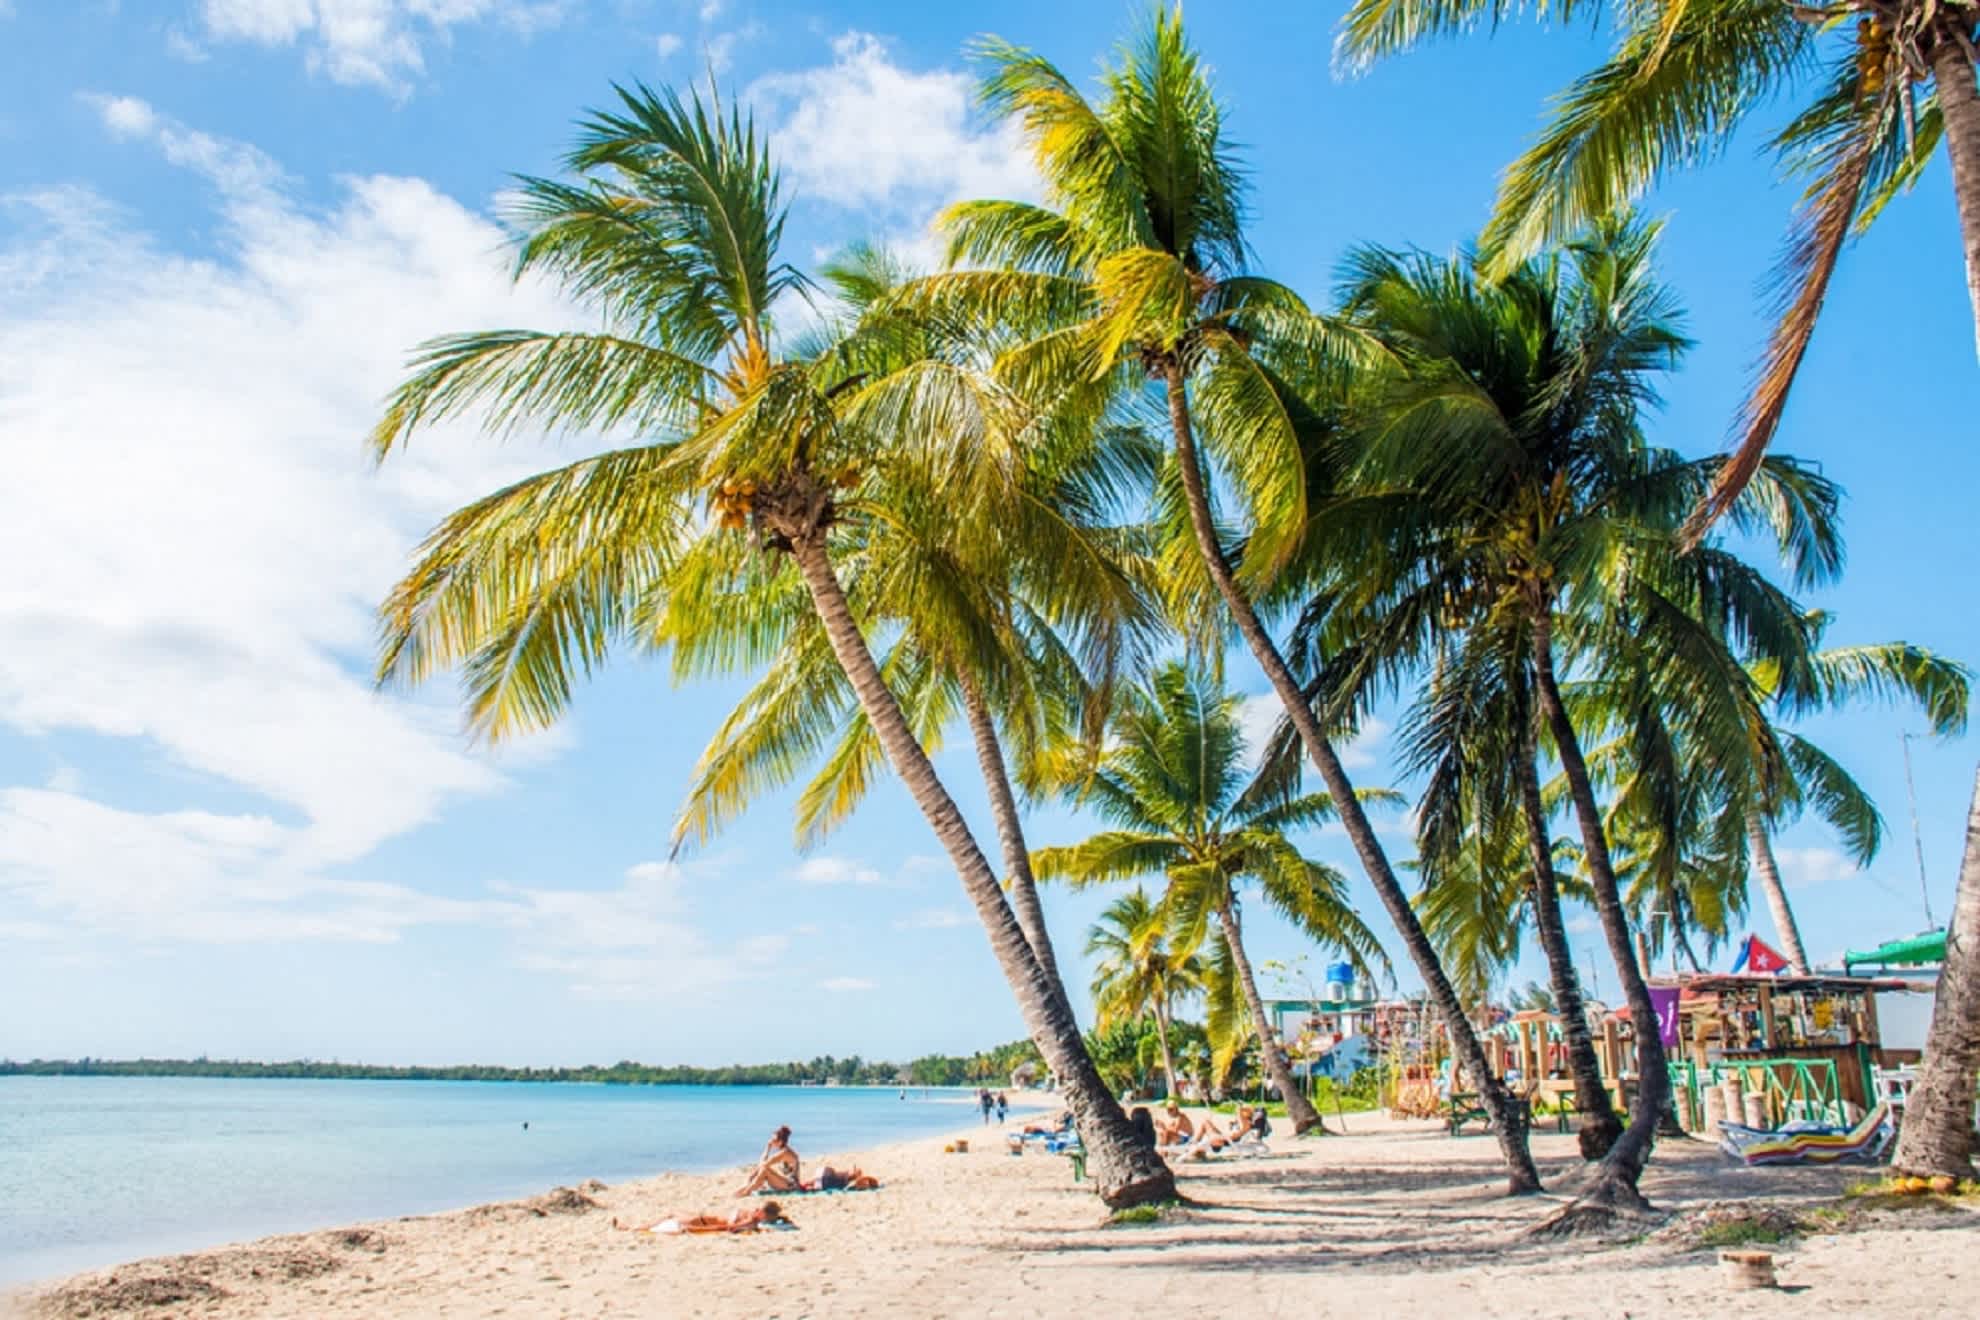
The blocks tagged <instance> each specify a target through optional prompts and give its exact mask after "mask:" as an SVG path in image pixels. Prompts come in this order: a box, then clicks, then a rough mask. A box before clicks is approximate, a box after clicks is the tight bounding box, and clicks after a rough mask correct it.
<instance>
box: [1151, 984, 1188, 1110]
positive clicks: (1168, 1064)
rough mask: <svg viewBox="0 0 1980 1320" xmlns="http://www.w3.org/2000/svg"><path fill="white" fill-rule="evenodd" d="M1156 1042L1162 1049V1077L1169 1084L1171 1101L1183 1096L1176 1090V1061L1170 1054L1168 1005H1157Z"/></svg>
mask: <svg viewBox="0 0 1980 1320" xmlns="http://www.w3.org/2000/svg"><path fill="white" fill-rule="evenodd" d="M1155 1041H1156V1043H1157V1044H1159V1045H1160V1046H1161V1047H1162V1076H1163V1077H1164V1078H1166V1079H1167V1080H1168V1083H1169V1094H1168V1097H1167V1098H1169V1099H1175V1098H1176V1097H1178V1096H1180V1095H1181V1094H1182V1092H1181V1091H1179V1090H1178V1089H1177V1088H1176V1060H1175V1056H1174V1055H1172V1054H1170V1053H1169V1009H1168V1005H1166V1004H1157V1005H1155Z"/></svg>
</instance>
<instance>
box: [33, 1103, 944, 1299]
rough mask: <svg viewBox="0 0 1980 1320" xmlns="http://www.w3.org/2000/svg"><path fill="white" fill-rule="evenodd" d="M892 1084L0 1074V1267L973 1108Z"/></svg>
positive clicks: (810, 1139)
mask: <svg viewBox="0 0 1980 1320" xmlns="http://www.w3.org/2000/svg"><path fill="white" fill-rule="evenodd" d="M907 1094H908V1098H907V1099H906V1100H902V1099H901V1098H900V1094H899V1092H898V1091H895V1090H892V1089H867V1088H850V1087H843V1088H842V1087H710V1086H584V1085H576V1084H570V1085H563V1084H556V1083H528V1082H313V1081H272V1080H271V1081H262V1080H245V1079H243V1080H234V1079H206V1078H177V1077H0V1284H6V1283H19V1282H22V1281H24V1280H28V1279H36V1278H44V1277H47V1276H50V1275H57V1274H66V1273H72V1272H74V1271H76V1270H82V1269H90V1268H94V1267H96V1266H100V1265H109V1264H114V1263H116V1262H118V1261H123V1260H129V1259H132V1258H134V1257H138V1256H147V1255H155V1254H158V1253H161V1252H170V1251H185V1250H190V1249H193V1248H197V1247H206V1246H214V1245H217V1244H219V1243H223V1242H231V1241H236V1240H239V1239H242V1238H251V1237H260V1236H263V1235H265V1234H269V1233H284V1232H299V1231H302V1230H305V1229H311V1228H328V1227H332V1226H335V1225H338V1224H344V1223H349V1222H351V1221H353V1220H360V1219H383V1218H389V1217H391V1216H395V1215H406V1214H421V1213H426V1212H430V1211H435V1210H446V1209H452V1208H456V1207H460V1206H467V1205H474V1204H477V1203H480V1202H483V1201H492V1200H504V1199H509V1198H513V1197H519V1196H529V1195H534V1194H535V1193H538V1192H542V1191H547V1190H548V1189H549V1188H551V1187H553V1186H555V1185H557V1184H560V1183H561V1184H573V1183H577V1182H581V1181H583V1180H584V1179H586V1178H602V1179H604V1180H605V1181H606V1182H619V1181H621V1180H623V1179H628V1178H638V1177H645V1176H649V1175H652V1174H655V1173H660V1172H671V1171H699V1170H708V1169H717V1168H722V1167H725V1166H730V1165H741V1164H744V1163H747V1162H749V1161H751V1160H753V1159H754V1158H755V1157H756V1155H757V1153H758V1152H759V1151H761V1150H762V1149H763V1143H764V1141H765V1140H766V1139H768V1136H769V1134H770V1132H771V1130H772V1129H774V1128H775V1127H776V1126H777V1125H778V1124H779V1123H788V1124H790V1125H791V1127H792V1129H793V1133H794V1135H793V1136H792V1139H791V1144H792V1145H793V1146H795V1147H796V1148H797V1150H798V1151H799V1152H800V1153H801V1154H802V1155H803V1156H804V1158H805V1160H806V1162H807V1165H809V1164H811V1163H812V1162H815V1161H816V1160H818V1159H820V1158H825V1157H829V1156H833V1155H840V1154H844V1153H845V1152H847V1151H851V1150H858V1149H861V1148H863V1147H867V1146H874V1145H879V1144H882V1143H885V1142H889V1141H898V1140H901V1139H902V1138H906V1137H914V1136H921V1135H929V1134H934V1133H938V1132H946V1131H951V1130H954V1129H957V1128H959V1127H962V1126H963V1125H965V1124H967V1123H969V1122H970V1121H972V1119H973V1117H974V1111H973V1110H970V1109H968V1108H966V1107H965V1106H966V1105H967V1104H968V1103H970V1102H971V1100H972V1099H973V1097H972V1096H966V1095H963V1094H961V1093H958V1092H953V1091H940V1090H929V1091H925V1092H924V1091H922V1090H921V1089H919V1088H910V1089H909V1090H908V1093H907ZM525 1122H527V1123H528V1124H529V1127H528V1130H524V1128H523V1124H524V1123H525ZM883 1176H884V1174H883Z"/></svg>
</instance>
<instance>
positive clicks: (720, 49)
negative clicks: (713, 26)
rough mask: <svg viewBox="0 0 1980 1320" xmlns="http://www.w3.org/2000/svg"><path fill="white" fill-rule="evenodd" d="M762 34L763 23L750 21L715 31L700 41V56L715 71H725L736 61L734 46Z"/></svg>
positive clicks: (733, 65)
mask: <svg viewBox="0 0 1980 1320" xmlns="http://www.w3.org/2000/svg"><path fill="white" fill-rule="evenodd" d="M762 35H763V25H762V24H761V23H758V22H755V21H751V22H748V23H745V24H743V25H742V26H741V27H739V28H733V29H731V30H730V31H727V32H717V33H714V34H713V35H711V36H709V37H708V38H706V39H705V40H704V41H703V42H702V43H701V58H702V60H703V61H704V62H705V63H706V64H707V65H708V67H709V68H710V69H712V70H714V71H715V72H716V73H727V72H728V71H729V70H730V69H731V68H733V67H735V63H736V47H738V46H741V45H744V44H745V43H748V42H751V41H755V40H756V39H757V38H759V37H761V36H762Z"/></svg>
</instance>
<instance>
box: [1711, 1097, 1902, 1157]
mask: <svg viewBox="0 0 1980 1320" xmlns="http://www.w3.org/2000/svg"><path fill="white" fill-rule="evenodd" d="M1896 1135H1897V1132H1896V1125H1895V1124H1894V1123H1892V1122H1891V1110H1890V1106H1888V1105H1878V1106H1877V1107H1876V1108H1875V1109H1872V1110H1871V1111H1870V1112H1869V1113H1867V1114H1865V1115H1864V1116H1863V1121H1862V1122H1860V1123H1858V1124H1857V1125H1856V1126H1855V1127H1853V1128H1835V1127H1822V1126H1817V1125H1815V1124H1805V1125H1797V1126H1795V1127H1791V1128H1780V1129H1778V1130H1775V1131H1767V1130H1765V1129H1762V1128H1750V1127H1747V1126H1745V1125H1744V1124H1741V1123H1727V1122H1722V1123H1720V1124H1719V1149H1721V1150H1723V1151H1725V1152H1726V1154H1727V1155H1730V1156H1731V1157H1732V1158H1734V1159H1736V1160H1739V1161H1741V1162H1742V1163H1744V1164H1747V1165H1749V1166H1755V1165H1762V1164H1837V1163H1842V1162H1846V1161H1847V1162H1853V1163H1859V1164H1874V1163H1876V1161H1877V1160H1878V1158H1879V1157H1881V1156H1882V1155H1883V1153H1884V1151H1885V1149H1886V1148H1887V1147H1889V1145H1890V1144H1891V1139H1892V1138H1893V1137H1894V1136H1896Z"/></svg>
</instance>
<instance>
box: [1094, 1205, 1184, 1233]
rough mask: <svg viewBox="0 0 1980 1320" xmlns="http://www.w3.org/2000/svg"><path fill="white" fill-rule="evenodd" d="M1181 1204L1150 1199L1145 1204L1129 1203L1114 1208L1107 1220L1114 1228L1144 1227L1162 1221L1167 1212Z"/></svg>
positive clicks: (1167, 1214)
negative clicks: (1124, 1206) (1122, 1206)
mask: <svg viewBox="0 0 1980 1320" xmlns="http://www.w3.org/2000/svg"><path fill="white" fill-rule="evenodd" d="M1181 1205H1182V1202H1181V1201H1174V1200H1170V1201H1151V1202H1149V1203H1148V1204H1146V1205H1131V1206H1128V1207H1126V1208H1125V1209H1121V1210H1116V1211H1114V1213H1113V1214H1111V1215H1109V1216H1108V1217H1107V1222H1108V1223H1109V1224H1111V1225H1113V1226H1114V1227H1115V1228H1136V1227H1139V1228H1146V1227H1148V1226H1149V1225H1151V1224H1159V1223H1162V1222H1163V1221H1164V1220H1166V1219H1167V1218H1168V1217H1169V1213H1170V1212H1171V1211H1173V1210H1175V1209H1177V1208H1178V1207H1180V1206H1181Z"/></svg>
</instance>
